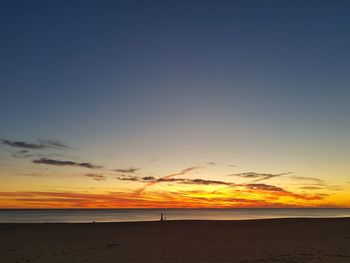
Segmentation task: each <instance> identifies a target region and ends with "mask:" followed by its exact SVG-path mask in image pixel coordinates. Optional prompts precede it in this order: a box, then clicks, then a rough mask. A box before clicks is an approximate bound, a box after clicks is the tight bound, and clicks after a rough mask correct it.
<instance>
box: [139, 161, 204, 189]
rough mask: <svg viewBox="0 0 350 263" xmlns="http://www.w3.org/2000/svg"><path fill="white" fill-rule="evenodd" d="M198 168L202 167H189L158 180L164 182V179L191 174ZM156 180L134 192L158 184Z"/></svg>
mask: <svg viewBox="0 0 350 263" xmlns="http://www.w3.org/2000/svg"><path fill="white" fill-rule="evenodd" d="M200 168H202V167H200V166H191V167H188V168H185V169H183V170H181V171H180V172H177V173H173V174H169V175H166V176H163V177H161V178H160V179H158V180H166V179H170V178H173V177H176V176H181V175H185V174H188V173H191V172H193V171H195V170H198V169H200ZM158 180H157V181H151V182H148V183H147V184H146V185H145V186H144V187H142V188H141V189H139V190H137V191H136V192H137V193H142V192H143V191H144V190H145V189H146V188H147V187H149V186H152V185H154V184H157V183H159V181H158Z"/></svg>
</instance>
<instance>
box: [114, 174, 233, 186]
mask: <svg viewBox="0 0 350 263" xmlns="http://www.w3.org/2000/svg"><path fill="white" fill-rule="evenodd" d="M117 179H119V180H122V181H133V182H141V183H151V184H156V183H181V184H193V185H233V183H228V182H224V181H216V180H205V179H185V178H165V177H161V178H155V177H154V176H144V177H138V176H127V177H117Z"/></svg>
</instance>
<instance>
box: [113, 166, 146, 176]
mask: <svg viewBox="0 0 350 263" xmlns="http://www.w3.org/2000/svg"><path fill="white" fill-rule="evenodd" d="M139 170H141V169H140V168H133V167H130V168H127V169H121V168H120V169H114V170H113V171H114V172H118V173H126V174H133V173H135V172H137V171H139Z"/></svg>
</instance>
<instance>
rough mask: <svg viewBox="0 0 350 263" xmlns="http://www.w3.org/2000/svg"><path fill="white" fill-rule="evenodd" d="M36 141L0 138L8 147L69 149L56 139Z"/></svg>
mask: <svg viewBox="0 0 350 263" xmlns="http://www.w3.org/2000/svg"><path fill="white" fill-rule="evenodd" d="M37 141H38V142H37V143H32V142H25V141H11V140H5V139H1V143H2V144H4V145H7V146H10V147H15V148H24V149H32V150H40V149H61V150H62V149H70V147H68V146H67V145H66V144H64V143H62V142H60V141H57V140H43V139H38V140H37Z"/></svg>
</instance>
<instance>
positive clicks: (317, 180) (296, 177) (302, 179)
mask: <svg viewBox="0 0 350 263" xmlns="http://www.w3.org/2000/svg"><path fill="white" fill-rule="evenodd" d="M290 178H291V179H294V180H301V181H309V182H313V183H316V184H320V185H323V184H324V183H325V181H324V180H322V179H319V178H315V177H305V176H291V177H290Z"/></svg>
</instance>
